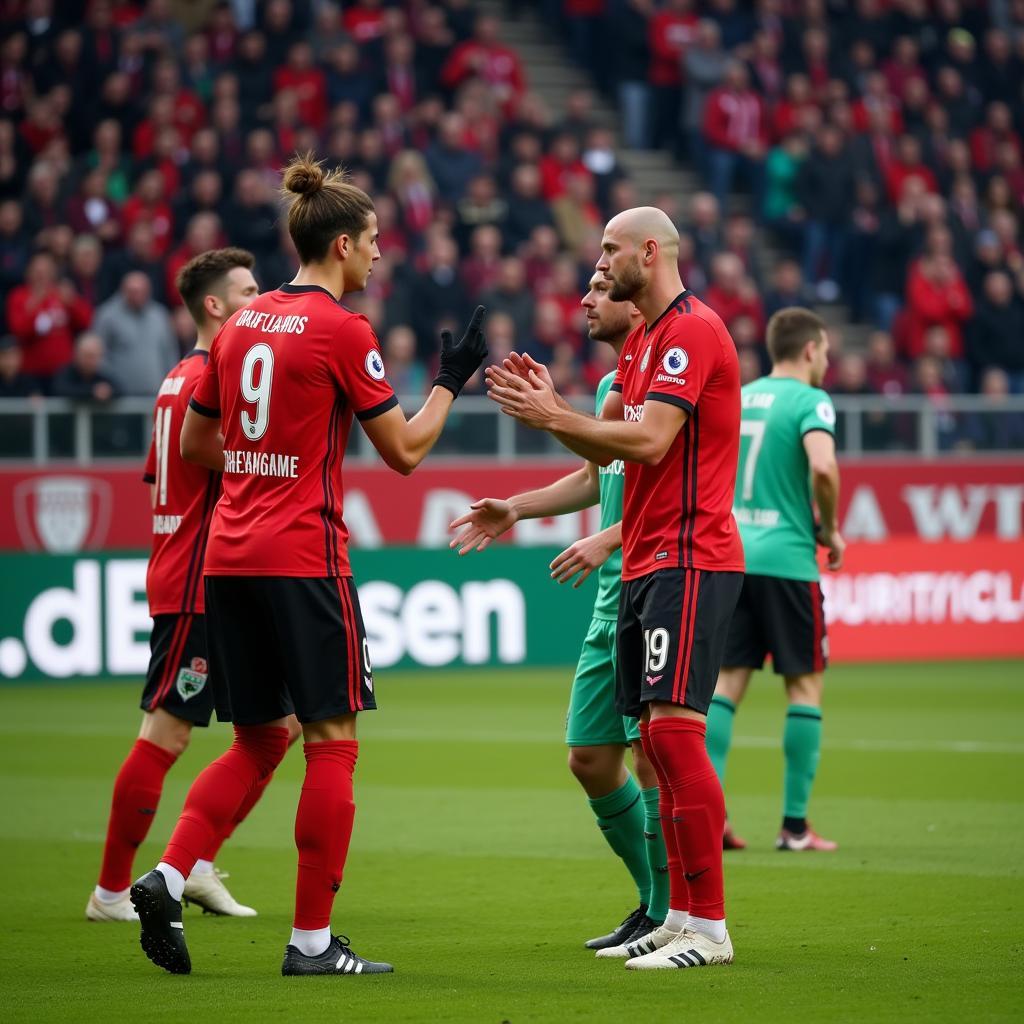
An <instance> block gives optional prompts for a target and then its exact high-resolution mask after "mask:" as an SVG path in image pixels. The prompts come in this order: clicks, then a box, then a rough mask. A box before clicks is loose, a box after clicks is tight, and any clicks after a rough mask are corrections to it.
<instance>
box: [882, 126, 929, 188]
mask: <svg viewBox="0 0 1024 1024" xmlns="http://www.w3.org/2000/svg"><path fill="white" fill-rule="evenodd" d="M908 178H919V179H920V180H921V182H922V183H923V184H924V187H925V190H926V191H927V192H931V193H937V192H938V191H939V183H938V182H937V181H936V180H935V175H934V174H933V173H932V171H931V169H930V168H929V167H928V166H927V165H926V164H925V163H924V161H923V160H922V159H921V143H920V142H918V140H917V137H916V136H914V135H902V136H900V140H899V142H898V143H897V144H896V159H895V160H893V161H892V162H891V163H890V164H889V170H888V172H887V173H886V176H885V189H886V192H888V194H889V202H890V203H892V204H893V205H895V204H896V203H898V202H899V201H900V196H902V195H903V185H904V182H906V180H907V179H908Z"/></svg>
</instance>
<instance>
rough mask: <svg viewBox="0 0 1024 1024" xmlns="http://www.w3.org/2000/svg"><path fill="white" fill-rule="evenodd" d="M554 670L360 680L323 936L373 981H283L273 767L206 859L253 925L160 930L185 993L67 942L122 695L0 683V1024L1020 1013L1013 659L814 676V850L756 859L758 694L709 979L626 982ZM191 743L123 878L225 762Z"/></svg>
mask: <svg viewBox="0 0 1024 1024" xmlns="http://www.w3.org/2000/svg"><path fill="white" fill-rule="evenodd" d="M568 680H569V672H568V671H555V670H544V671H522V670H516V671H491V672H468V671H467V672H455V673H450V672H444V671H436V672H432V673H430V674H422V675H402V674H397V673H387V672H384V673H381V674H380V678H379V681H378V690H379V692H380V699H381V704H382V706H383V710H381V711H380V712H378V713H376V714H372V715H367V716H365V718H364V720H363V721H362V723H361V739H362V741H363V746H362V753H361V757H360V764H359V769H358V772H357V803H358V811H357V816H356V833H355V838H354V841H353V847H352V854H351V856H350V859H349V864H348V870H347V872H346V878H345V884H344V886H343V887H342V891H341V894H340V896H339V899H338V903H337V906H336V908H335V916H334V925H335V928H336V929H338V930H340V931H342V932H345V933H348V934H349V935H351V937H352V939H353V945H354V946H355V948H356V949H357V950H358V951H359V952H361V953H363V954H364V955H367V956H370V957H378V958H386V959H388V960H391V961H392V962H393V963H394V964H395V966H396V973H395V974H394V975H392V976H387V977H383V978H354V977H342V978H337V979H329V978H309V979H283V978H281V976H280V974H279V970H280V963H281V954H282V951H283V946H284V942H285V940H286V939H287V936H288V929H289V927H290V911H291V904H292V890H293V884H294V851H293V848H292V838H291V831H292V820H293V813H294V807H295V802H296V799H297V795H298V784H299V780H300V778H301V772H302V758H301V753H300V752H299V751H292V752H291V753H290V754H289V756H288V758H287V759H286V761H285V763H284V765H283V766H282V769H281V771H280V773H279V776H278V778H277V779H276V780H275V782H274V784H273V785H272V786H271V787H270V789H269V790H268V792H267V795H266V798H265V799H264V801H263V803H262V804H261V805H260V806H259V807H257V809H256V811H255V812H254V813H253V815H252V817H251V818H250V820H249V821H248V822H246V823H245V824H244V825H243V826H242V828H241V829H240V830H239V832H238V834H237V835H236V836H235V838H234V840H233V841H232V842H231V844H230V845H229V846H228V847H227V848H225V850H224V851H223V852H222V855H221V858H220V866H221V867H223V868H225V869H228V870H229V871H230V872H231V880H230V883H229V885H230V886H231V889H232V891H233V892H234V893H235V894H236V895H237V896H238V897H239V898H240V899H241V900H242V901H243V902H248V903H251V904H254V905H255V906H256V907H257V908H258V909H259V911H260V916H259V917H258V918H257V919H255V920H253V921H244V920H225V919H219V918H212V917H202V916H201V915H200V914H199V913H198V912H197V911H196V910H195V909H194V908H193V909H189V910H186V928H187V934H188V938H189V944H190V947H191V952H192V960H193V974H192V975H191V976H190V977H187V978H179V977H172V976H170V975H168V974H164V973H163V972H161V971H159V970H157V969H156V968H155V967H153V966H152V965H151V964H150V963H149V962H148V961H147V960H146V959H145V958H144V957H143V955H142V953H141V951H140V949H139V946H138V938H137V930H136V928H135V926H133V925H98V924H90V923H87V922H86V921H85V919H84V917H83V910H84V907H85V903H86V899H87V897H88V894H89V890H90V887H91V886H92V885H93V883H94V881H95V876H96V872H97V867H98V862H99V856H100V843H101V838H102V834H103V830H104V827H105V820H106V813H107V806H108V801H109V798H110V787H111V782H112V779H113V775H114V772H115V770H116V768H117V766H118V764H119V763H120V760H121V759H122V757H123V756H124V754H125V752H126V751H127V750H128V748H129V746H130V743H131V740H132V737H133V735H134V732H135V729H136V728H137V723H138V717H139V714H138V712H137V710H136V708H135V704H136V700H137V696H138V691H137V688H135V687H132V686H125V685H114V684H110V685H100V686H96V685H90V686H86V685H78V686H74V685H61V686H56V685H53V686H37V687H30V686H22V687H14V688H7V689H3V690H0V730H2V732H3V741H2V744H0V797H2V806H3V809H4V814H3V816H2V819H0V833H2V839H0V850H2V854H3V856H2V864H3V869H2V872H0V879H2V885H0V919H2V921H3V939H2V942H0V953H2V962H3V967H2V971H0V1007H2V1009H0V1017H2V1019H3V1020H4V1021H7V1022H12V1024H13V1022H15V1021H50V1020H66V1021H103V1022H105V1021H109V1020H139V1021H174V1022H180V1021H186V1022H189V1024H193V1022H207V1021H213V1022H217V1024H230V1022H234V1021H245V1022H246V1024H253V1022H261V1021H275V1020H281V1021H286V1020H300V1021H302V1022H303V1024H305V1022H312V1021H331V1022H334V1021H339V1020H344V1021H360V1022H361V1021H372V1022H388V1021H472V1022H479V1024H492V1022H493V1024H501V1022H504V1021H509V1022H511V1024H520V1022H528V1021H552V1022H561V1021H588V1022H604V1021H642V1022H661V1021H666V1022H667V1021H672V1022H679V1021H709V1022H716V1024H717V1022H731V1021H743V1022H748V1021H769V1020H787V1021H790V1020H794V1019H798V1018H799V1019H802V1020H811V1021H857V1022H874V1021H907V1020H938V1019H943V1020H970V1021H972V1022H974V1021H993V1020H1010V1019H1017V1020H1020V1019H1022V1018H1021V1015H1022V1013H1024V995H1022V992H1024V898H1022V897H1024V878H1022V872H1024V788H1022V785H1024V728H1022V726H1024V665H1022V664H1021V663H1019V662H1018V663H1005V662H1004V663H979V664H942V665H914V666H907V667H898V666H874V667H863V668H852V667H837V668H835V669H834V670H832V671H831V672H830V673H829V677H828V684H829V692H828V695H827V707H826V716H825V736H826V740H825V750H824V753H823V758H822V764H821V770H820V774H819V779H818V785H817V790H816V794H815V799H814V802H813V806H812V818H813V820H814V821H815V823H816V824H817V825H818V826H819V827H820V828H821V830H822V832H824V833H826V834H827V835H829V836H833V837H835V838H836V839H837V840H838V841H839V842H840V844H841V849H840V852H839V853H838V854H836V855H814V854H808V855H791V854H779V853H776V852H774V850H772V848H771V847H772V841H773V839H774V834H775V829H776V827H777V824H778V813H779V805H780V786H781V763H782V759H781V752H780V750H779V737H780V734H781V728H782V710H783V708H782V696H781V692H780V687H779V686H778V684H777V683H775V681H774V680H773V679H772V678H770V677H764V676H762V677H760V678H759V680H758V682H757V683H756V685H755V688H754V689H753V691H752V692H751V694H750V697H749V698H748V703H747V704H746V705H745V706H744V707H743V708H742V709H741V712H740V714H739V716H738V718H737V722H736V737H737V743H736V746H735V747H734V750H733V756H732V761H731V763H730V775H729V779H728V786H727V799H728V804H729V810H730V814H731V816H732V819H733V821H734V823H735V826H736V828H737V831H739V832H740V834H742V835H743V836H745V837H746V838H747V839H748V840H749V841H750V843H751V848H750V849H748V850H746V851H744V852H742V853H735V854H728V855H727V868H726V871H727V886H728V889H727V898H728V915H729V924H730V930H731V932H732V936H733V940H734V942H735V946H736V952H737V962H736V963H735V964H734V965H733V966H731V967H729V968H724V969H722V968H716V969H710V970H699V971H698V970H691V971H679V972H675V971H673V972H664V973H654V974H651V973H646V972H645V973H632V972H627V971H625V970H624V969H623V968H622V962H621V961H611V962H609V961H598V960H595V959H594V957H593V955H592V954H590V953H589V952H586V951H585V950H584V949H583V948H582V941H583V940H584V939H585V938H587V937H588V936H590V935H593V934H598V933H600V932H602V931H604V930H606V929H607V928H608V927H610V926H612V925H614V924H615V923H616V922H618V920H619V919H620V918H621V917H622V916H623V914H624V913H625V912H626V911H627V910H629V909H630V908H631V906H632V903H633V899H632V895H631V892H630V886H629V884H628V880H627V876H626V874H625V871H624V869H623V868H622V867H621V865H620V864H619V862H618V861H616V860H615V859H614V858H613V857H612V855H611V854H610V853H609V851H608V850H607V848H606V847H605V845H604V843H603V841H602V840H601V838H600V835H599V833H598V831H597V829H596V828H595V827H594V825H593V820H592V818H591V816H590V812H589V810H588V809H587V806H586V803H585V801H584V799H583V797H582V795H581V793H580V792H579V791H578V790H577V788H576V784H575V783H574V782H573V780H572V779H571V778H570V777H569V775H568V772H567V770H566V767H565V750H564V748H563V747H562V745H561V731H560V730H561V726H562V721H563V716H564V706H565V702H566V691H567V686H568ZM227 736H228V733H227V731H226V729H225V728H224V727H214V728H213V729H211V730H209V731H208V732H202V731H199V732H197V735H196V739H195V741H194V743H193V745H192V747H191V749H190V750H189V751H188V752H187V754H186V755H185V757H184V758H183V759H182V760H181V761H180V762H179V764H178V765H177V766H175V768H174V769H173V770H172V772H171V774H170V776H169V777H168V785H167V789H166V791H165V793H164V798H163V803H162V804H161V807H160V812H159V815H158V817H157V820H156V823H155V825H154V828H153V831H152V834H151V836H150V840H149V841H148V842H147V843H146V844H145V846H144V847H143V849H142V850H141V851H140V856H139V858H138V861H137V867H138V869H139V872H140V873H141V871H142V870H145V869H148V868H149V867H150V866H151V865H152V864H153V863H154V862H155V860H156V858H157V854H158V853H159V851H160V849H161V844H162V842H163V840H164V839H166V837H167V835H168V833H169V830H170V827H171V824H172V822H173V819H174V817H175V815H176V813H177V811H178V810H179V809H180V807H181V803H182V799H183V796H184V793H185V790H186V788H187V785H188V783H189V781H190V780H191V778H192V777H193V776H194V774H195V773H196V771H197V770H198V769H199V768H200V767H201V766H202V765H203V764H204V763H205V762H206V761H207V760H209V759H210V758H211V757H212V756H214V755H215V754H216V753H218V752H219V751H220V750H222V749H223V748H224V747H225V745H226V743H227Z"/></svg>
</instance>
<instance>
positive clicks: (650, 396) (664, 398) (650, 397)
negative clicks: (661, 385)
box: [644, 391, 694, 413]
mask: <svg viewBox="0 0 1024 1024" xmlns="http://www.w3.org/2000/svg"><path fill="white" fill-rule="evenodd" d="M644 401H645V402H666V403H668V404H669V405H674V406H676V407H677V408H679V409H685V410H686V411H687V412H690V413H692V412H693V408H694V406H693V402H690V401H687V399H685V398H680V397H679V396H678V395H667V394H664V393H663V392H661V391H648V392H647V394H646V395H644Z"/></svg>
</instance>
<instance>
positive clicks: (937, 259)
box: [904, 229, 974, 360]
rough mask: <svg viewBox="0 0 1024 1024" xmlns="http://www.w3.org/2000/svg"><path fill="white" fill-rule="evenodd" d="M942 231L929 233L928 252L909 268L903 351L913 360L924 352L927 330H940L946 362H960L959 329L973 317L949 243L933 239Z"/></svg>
mask: <svg viewBox="0 0 1024 1024" xmlns="http://www.w3.org/2000/svg"><path fill="white" fill-rule="evenodd" d="M942 230H944V229H938V231H935V232H933V237H935V240H934V241H933V242H932V244H931V245H930V246H929V250H930V251H929V252H926V254H925V255H924V256H922V257H921V258H920V259H918V260H915V262H914V263H912V264H911V267H910V273H909V275H908V277H907V308H906V318H905V326H904V332H905V336H904V351H905V353H906V354H907V355H908V356H910V357H911V358H913V359H916V358H917V357H918V356H920V355H922V354H923V353H924V352H925V335H926V333H927V332H928V330H929V328H931V327H944V328H945V329H946V331H947V334H948V337H949V356H950V358H952V359H956V360H960V359H963V356H964V341H963V327H964V324H965V323H966V322H967V321H968V320H969V319H970V318H971V315H972V314H973V313H974V303H973V302H972V300H971V293H970V291H969V290H968V288H967V282H966V281H965V280H964V277H963V274H961V273H960V269H959V268H958V267H957V265H956V263H955V262H954V261H953V257H952V255H950V251H951V248H952V243H951V242H949V241H947V242H945V243H943V242H941V241H939V240H938V239H937V236H938V235H939V233H940V232H941V231H942ZM946 235H947V236H948V232H946Z"/></svg>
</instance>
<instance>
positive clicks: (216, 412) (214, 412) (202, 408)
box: [188, 398, 220, 420]
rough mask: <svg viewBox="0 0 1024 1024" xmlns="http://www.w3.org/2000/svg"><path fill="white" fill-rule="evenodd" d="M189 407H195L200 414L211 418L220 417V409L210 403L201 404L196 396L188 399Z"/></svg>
mask: <svg viewBox="0 0 1024 1024" xmlns="http://www.w3.org/2000/svg"><path fill="white" fill-rule="evenodd" d="M188 407H189V408H190V409H195V411H196V412H197V413H199V415H200V416H206V417H208V418H209V419H211V420H219V419H220V409H213V408H211V407H210V406H208V405H200V404H199V402H197V401H196V400H195V398H190V399H189V400H188Z"/></svg>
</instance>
